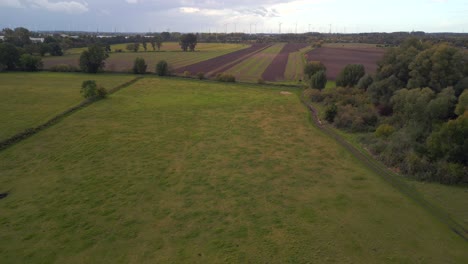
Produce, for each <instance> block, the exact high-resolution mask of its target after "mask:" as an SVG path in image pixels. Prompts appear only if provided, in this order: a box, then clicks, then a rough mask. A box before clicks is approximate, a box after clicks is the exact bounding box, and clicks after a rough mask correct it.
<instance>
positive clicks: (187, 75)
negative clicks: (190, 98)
mask: <svg viewBox="0 0 468 264" xmlns="http://www.w3.org/2000/svg"><path fill="white" fill-rule="evenodd" d="M190 76H192V73H191V72H189V71H184V77H187V78H189V77H190Z"/></svg>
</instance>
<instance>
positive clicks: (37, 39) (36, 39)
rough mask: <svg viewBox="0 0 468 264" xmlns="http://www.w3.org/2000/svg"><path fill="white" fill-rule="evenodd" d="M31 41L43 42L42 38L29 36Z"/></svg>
mask: <svg viewBox="0 0 468 264" xmlns="http://www.w3.org/2000/svg"><path fill="white" fill-rule="evenodd" d="M29 39H30V40H31V42H32V43H43V42H44V38H29Z"/></svg>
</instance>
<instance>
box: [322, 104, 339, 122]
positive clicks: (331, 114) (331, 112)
mask: <svg viewBox="0 0 468 264" xmlns="http://www.w3.org/2000/svg"><path fill="white" fill-rule="evenodd" d="M337 113H338V107H337V106H336V105H335V104H332V105H330V106H328V107H327V109H326V110H325V120H327V121H328V122H329V123H333V121H335V117H336V114H337Z"/></svg>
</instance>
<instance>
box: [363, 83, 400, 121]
mask: <svg viewBox="0 0 468 264" xmlns="http://www.w3.org/2000/svg"><path fill="white" fill-rule="evenodd" d="M402 86H403V85H402V83H401V81H400V80H399V79H398V78H397V77H395V76H393V75H392V76H390V77H389V78H386V79H383V80H380V81H377V82H373V83H372V84H371V85H370V86H369V88H368V89H367V93H368V94H369V96H370V98H371V100H372V103H373V104H374V105H376V106H377V108H378V110H379V113H380V114H381V115H389V114H391V111H392V107H391V104H390V99H391V98H392V96H393V93H394V92H395V91H397V90H398V89H400V87H402Z"/></svg>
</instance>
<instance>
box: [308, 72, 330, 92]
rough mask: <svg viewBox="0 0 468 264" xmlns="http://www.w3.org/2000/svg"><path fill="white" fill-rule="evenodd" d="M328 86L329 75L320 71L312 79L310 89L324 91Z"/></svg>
mask: <svg viewBox="0 0 468 264" xmlns="http://www.w3.org/2000/svg"><path fill="white" fill-rule="evenodd" d="M326 85H327V74H326V73H325V71H323V70H320V71H318V72H316V73H315V74H314V75H312V76H311V77H310V82H309V87H310V88H312V89H319V90H322V89H323V88H325V86H326Z"/></svg>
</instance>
